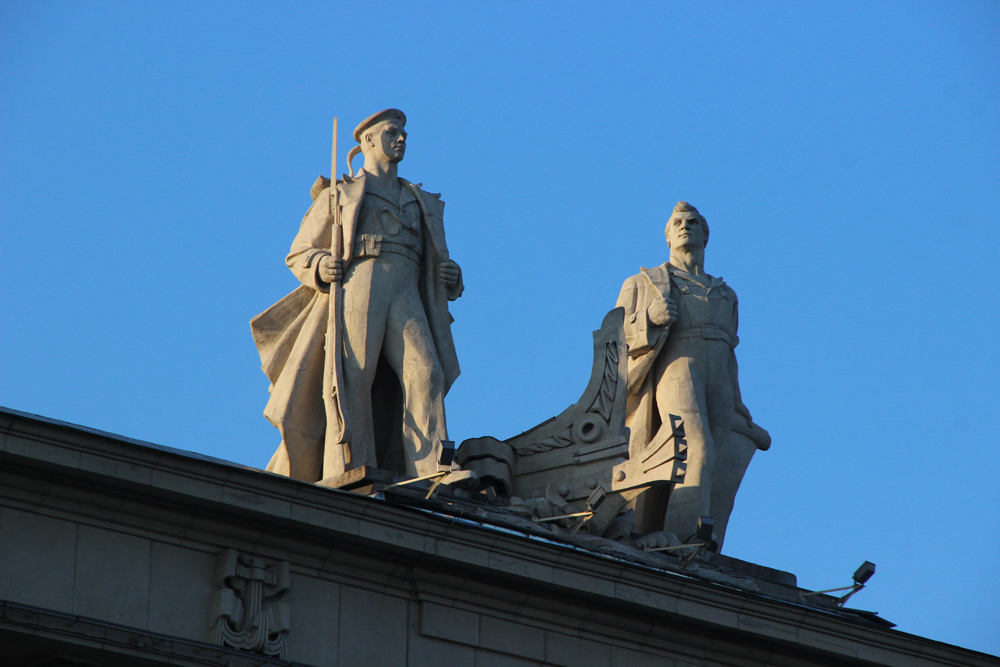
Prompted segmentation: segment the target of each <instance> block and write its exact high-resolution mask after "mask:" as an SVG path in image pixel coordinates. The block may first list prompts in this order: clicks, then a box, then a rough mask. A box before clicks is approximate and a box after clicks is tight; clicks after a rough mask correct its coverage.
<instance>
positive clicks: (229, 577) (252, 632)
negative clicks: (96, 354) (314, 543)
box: [209, 549, 289, 660]
mask: <svg viewBox="0 0 1000 667" xmlns="http://www.w3.org/2000/svg"><path fill="white" fill-rule="evenodd" d="M215 585H216V586H217V587H218V590H217V591H215V594H214V595H213V596H212V613H211V616H210V618H211V619H212V622H213V625H212V630H211V633H210V637H209V641H211V642H212V643H214V644H218V645H219V646H231V647H233V648H237V649H243V650H245V651H253V652H255V653H262V654H264V655H270V656H275V657H278V658H281V659H282V660H286V659H287V657H286V648H285V644H286V637H287V635H288V615H289V614H288V604H287V603H286V602H282V600H284V599H285V597H287V596H288V591H289V576H288V561H284V560H283V561H280V562H277V563H274V562H269V561H266V560H264V559H262V558H258V557H257V556H252V555H249V554H241V553H237V551H236V550H235V549H226V550H225V551H223V552H222V553H220V554H219V557H218V561H217V562H216V575H215Z"/></svg>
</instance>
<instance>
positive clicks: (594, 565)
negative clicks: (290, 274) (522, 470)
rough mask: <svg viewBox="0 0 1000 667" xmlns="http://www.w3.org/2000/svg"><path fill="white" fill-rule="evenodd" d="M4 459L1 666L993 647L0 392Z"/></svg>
mask: <svg viewBox="0 0 1000 667" xmlns="http://www.w3.org/2000/svg"><path fill="white" fill-rule="evenodd" d="M0 476H2V484H0V495H2V504H0V606H2V613H0V663H2V664H4V665H37V666H46V667H75V666H77V665H81V666H82V665H112V666H114V665H122V666H132V665H136V666H138V665H160V664H171V665H185V666H187V665H190V666H194V665H231V666H234V667H235V666H242V665H247V666H249V665H288V664H296V665H315V666H317V667H334V666H339V667H353V666H358V667H395V666H402V665H408V666H411V667H413V666H417V665H436V666H440V667H474V666H475V667H487V666H494V665H496V666H500V665H509V666H511V667H514V666H517V667H530V666H535V667H540V666H542V665H560V666H564V667H590V666H595V667H597V666H601V667H610V666H616V667H623V666H629V667H645V666H653V665H658V666H659V665H663V666H671V667H691V666H694V665H699V666H708V665H713V666H714V665H787V666H799V665H801V666H805V665H858V666H861V665H899V666H901V667H931V666H937V665H941V666H944V665H947V666H951V667H958V666H963V667H969V666H974V667H986V666H996V665H1000V660H998V659H997V658H995V657H992V656H988V655H985V654H982V653H977V652H974V651H969V650H965V649H961V648H958V647H955V646H950V645H947V644H943V643H941V642H936V641H932V640H929V639H924V638H921V637H916V636H913V635H909V634H906V633H903V632H899V631H897V630H894V629H892V624H891V623H889V622H887V621H884V620H882V619H880V618H879V617H878V616H876V615H874V614H871V613H868V612H861V611H857V610H850V609H843V608H840V607H838V606H837V605H836V604H834V603H833V600H832V598H828V597H826V596H807V597H805V598H803V595H802V594H803V593H804V592H805V591H801V590H800V589H798V588H797V587H796V585H795V578H794V577H793V576H792V575H790V574H787V573H782V572H777V571H775V570H770V569H768V568H764V567H759V566H754V565H751V564H749V563H742V562H740V561H738V560H736V559H732V558H725V557H723V556H717V557H716V558H715V560H714V561H712V563H711V564H707V563H706V564H702V565H699V566H698V567H697V568H695V569H685V568H682V567H680V566H679V565H678V559H677V558H675V557H672V556H669V555H665V554H655V553H644V552H642V551H639V550H637V549H628V548H624V547H623V548H620V549H616V548H614V547H613V546H609V545H611V544H613V543H610V542H609V541H608V540H602V539H600V538H596V537H595V538H592V539H578V540H574V541H569V540H560V539H555V538H551V539H550V538H544V537H541V536H539V535H538V534H534V533H532V532H531V531H529V530H523V531H522V530H518V529H516V528H512V527H510V526H500V525H495V524H491V523H489V522H487V521H484V520H483V519H482V518H481V517H480V516H477V515H476V514H475V513H474V512H470V511H467V510H466V509H463V507H465V506H466V505H462V503H457V504H456V503H446V502H443V501H440V500H434V499H429V500H424V499H423V497H422V495H420V494H411V495H410V496H407V495H404V494H398V493H391V492H386V490H384V489H383V492H381V493H379V492H375V493H374V494H366V493H358V492H352V491H345V490H339V489H330V488H324V487H322V486H317V485H314V484H309V483H305V482H301V481H297V480H294V479H290V478H288V477H283V476H279V475H275V474H271V473H267V472H263V471H261V470H256V469H253V468H248V467H245V466H241V465H236V464H233V463H228V462H225V461H220V460H217V459H212V458H209V457H206V456H201V455H198V454H194V453H191V452H184V451H179V450H175V449H170V448H167V447H162V446H157V445H152V444H149V443H145V442H139V441H135V440H131V439H128V438H124V437H120V436H116V435H111V434H108V433H102V432H99V431H95V430H92V429H88V428H83V427H79V426H73V425H70V424H66V423H62V422H56V421H53V420H50V419H45V418H41V417H37V416H33V415H28V414H24V413H20V412H16V411H13V410H7V409H3V410H0ZM369 491H371V489H369ZM418 496H419V497H418Z"/></svg>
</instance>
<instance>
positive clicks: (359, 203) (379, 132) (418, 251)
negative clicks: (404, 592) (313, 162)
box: [251, 109, 464, 482]
mask: <svg viewBox="0 0 1000 667" xmlns="http://www.w3.org/2000/svg"><path fill="white" fill-rule="evenodd" d="M376 117H378V118H380V120H378V121H377V122H375V123H374V124H370V122H371V118H369V119H368V120H366V121H365V122H364V123H362V124H361V125H359V127H358V130H357V131H356V132H355V134H356V135H357V136H358V137H360V141H361V146H360V150H361V152H363V153H364V157H365V165H364V168H363V169H362V170H361V171H360V173H359V174H358V176H356V177H352V176H344V178H343V179H341V180H338V181H337V183H336V185H335V187H334V188H332V189H331V187H330V186H329V184H324V182H323V180H322V178H321V179H320V181H319V182H318V184H317V186H314V188H313V195H314V202H313V205H312V206H311V207H310V209H309V211H308V212H307V213H306V215H305V217H304V218H303V220H302V226H301V228H300V230H299V233H298V235H297V236H296V237H295V240H294V241H293V242H292V248H291V251H290V252H289V254H288V256H287V257H286V259H285V263H286V264H287V265H288V267H289V268H290V269H291V270H292V273H294V274H295V276H296V277H297V278H298V279H299V281H300V282H301V283H302V286H301V287H300V288H299V289H297V290H296V291H294V292H292V293H291V294H290V295H288V296H287V297H286V298H285V299H283V300H282V301H280V302H279V303H277V304H275V305H274V306H272V307H271V308H270V309H268V310H267V311H265V312H264V313H262V314H261V315H259V316H258V317H256V318H254V319H253V320H252V321H251V327H252V329H253V334H254V340H255V341H256V343H257V347H258V351H259V352H260V356H261V362H262V367H263V370H264V372H265V373H266V374H267V376H268V378H269V379H270V380H271V383H272V386H271V398H270V400H269V401H268V404H267V407H266V408H265V411H264V414H265V416H266V417H267V418H268V419H269V420H270V421H271V423H273V424H274V425H275V426H276V427H277V428H278V429H279V431H280V433H281V437H282V442H281V445H280V446H279V447H278V450H277V451H276V452H275V455H274V457H272V459H271V462H270V463H269V464H268V470H271V471H273V472H278V473H281V474H284V475H290V476H291V477H294V478H295V479H301V480H305V481H309V482H316V481H319V480H320V479H331V478H335V477H339V476H340V475H342V474H343V473H344V472H345V471H346V470H350V469H353V468H357V467H359V466H369V467H373V468H376V467H377V468H382V469H385V470H389V471H393V472H400V473H406V474H408V475H410V476H417V475H425V474H429V473H434V472H436V471H437V460H438V454H439V451H440V443H441V441H446V440H448V432H447V427H446V424H445V415H444V397H445V394H446V393H447V392H448V389H449V388H450V387H451V385H452V383H453V382H454V381H455V379H456V378H457V377H458V374H459V366H458V359H457V356H456V354H455V345H454V341H453V339H452V335H451V321H452V318H451V316H450V314H449V312H448V302H449V300H455V299H457V298H458V297H459V296H461V294H462V291H463V289H464V286H463V283H462V272H461V269H460V268H459V266H458V265H457V264H456V263H455V262H453V261H452V260H451V259H450V257H449V254H448V247H447V244H446V243H445V235H444V218H443V213H444V202H442V201H441V200H440V197H439V195H435V194H432V193H429V192H426V191H424V190H421V189H420V188H419V187H417V186H414V185H413V184H412V183H410V182H409V181H406V180H404V179H401V178H399V177H397V166H398V163H399V162H400V161H401V160H402V159H403V156H404V154H405V150H406V132H405V130H404V129H403V123H405V116H404V115H403V114H402V112H399V111H398V110H393V109H389V110H386V111H385V112H380V113H379V114H376ZM366 123H369V125H367V126H365V125H366ZM363 126H364V127H363ZM362 130H363V131H362ZM353 153H354V151H352V155H353ZM335 157H336V156H335ZM352 173H353V172H352ZM333 214H335V215H333ZM327 339H329V340H330V341H331V346H332V345H334V344H335V345H337V346H339V347H338V348H337V349H338V350H339V352H338V355H337V356H328V355H327V354H326V352H325V350H324V341H325V340H327ZM328 425H329V428H328Z"/></svg>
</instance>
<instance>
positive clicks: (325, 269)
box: [319, 255, 344, 283]
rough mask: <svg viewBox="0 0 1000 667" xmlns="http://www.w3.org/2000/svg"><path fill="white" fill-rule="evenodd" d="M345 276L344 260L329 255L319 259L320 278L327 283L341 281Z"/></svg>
mask: <svg viewBox="0 0 1000 667" xmlns="http://www.w3.org/2000/svg"><path fill="white" fill-rule="evenodd" d="M343 277H344V260H342V259H339V258H336V259H335V258H334V257H333V256H332V255H327V256H326V257H324V258H323V259H321V260H319V279H320V280H322V281H323V282H325V283H339V282H340V280H341V278H343Z"/></svg>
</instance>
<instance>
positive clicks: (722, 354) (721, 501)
mask: <svg viewBox="0 0 1000 667" xmlns="http://www.w3.org/2000/svg"><path fill="white" fill-rule="evenodd" d="M705 345H706V347H707V348H708V349H709V352H710V353H711V354H709V355H707V356H706V360H707V361H708V362H709V363H708V368H707V378H706V383H705V405H706V407H707V408H708V423H709V424H710V425H711V429H712V442H713V443H714V444H715V454H716V456H715V464H714V466H713V467H712V473H711V475H712V481H711V486H710V487H709V489H708V493H709V496H708V509H707V511H706V515H707V516H711V517H712V519H714V521H715V535H716V537H717V538H718V541H719V547H720V548H721V547H722V540H723V538H724V536H725V530H726V524H727V523H728V521H729V513H730V512H731V511H732V508H733V496H735V495H736V489H735V488H733V487H732V486H731V484H730V483H729V482H731V479H730V478H731V476H732V473H733V472H734V471H733V468H734V466H735V467H739V465H740V463H739V461H737V460H736V459H737V458H738V457H734V456H733V454H734V451H733V447H734V443H733V438H732V435H733V434H732V424H733V415H734V411H735V409H736V398H735V394H734V391H733V381H732V379H731V377H730V375H729V357H730V355H731V354H732V352H731V351H730V348H729V345H728V344H726V343H723V342H721V341H715V340H712V341H705ZM745 467H746V466H745V465H744V466H743V468H744V469H745ZM740 474H741V476H742V473H740ZM736 485H737V486H739V482H737V483H736Z"/></svg>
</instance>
